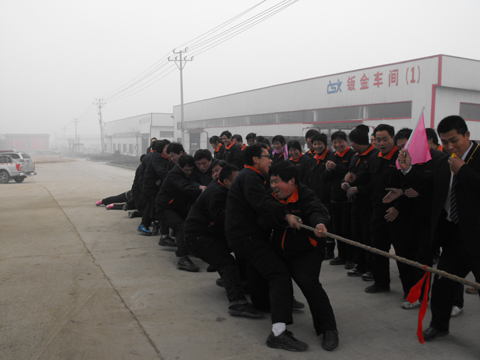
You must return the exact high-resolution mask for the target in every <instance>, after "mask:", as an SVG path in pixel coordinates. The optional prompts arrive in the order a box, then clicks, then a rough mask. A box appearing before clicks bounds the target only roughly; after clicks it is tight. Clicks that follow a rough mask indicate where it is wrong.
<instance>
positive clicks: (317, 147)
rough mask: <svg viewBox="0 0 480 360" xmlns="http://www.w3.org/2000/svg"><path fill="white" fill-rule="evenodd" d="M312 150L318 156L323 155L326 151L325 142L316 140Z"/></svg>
mask: <svg viewBox="0 0 480 360" xmlns="http://www.w3.org/2000/svg"><path fill="white" fill-rule="evenodd" d="M312 149H313V151H315V152H316V153H317V154H321V153H323V152H324V151H325V144H324V143H323V141H320V140H315V141H314V142H313V144H312Z"/></svg>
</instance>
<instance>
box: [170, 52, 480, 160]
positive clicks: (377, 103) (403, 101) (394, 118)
mask: <svg viewBox="0 0 480 360" xmlns="http://www.w3.org/2000/svg"><path fill="white" fill-rule="evenodd" d="M423 108H424V109H425V110H424V116H425V126H426V127H432V128H436V126H437V125H438V123H439V122H440V120H442V119H443V118H444V117H445V116H448V115H455V114H456V115H460V116H462V117H463V118H464V119H465V120H467V123H468V127H469V130H470V132H471V138H472V139H480V61H478V60H472V59H464V58H458V57H454V56H447V55H436V56H430V57H426V58H421V59H414V60H409V61H402V62H398V63H393V64H387V65H381V66H375V67H370V68H365V69H359V70H354V71H348V72H343V73H338V74H333V75H328V76H321V77H316V78H312V79H306V80H299V81H295V82H291V83H286V84H280V85H274V86H270V87H266V88H261V89H255V90H250V91H245V92H241V93H236V94H229V95H224V96H220V97H217V98H212V99H206V100H201V101H196V102H191V103H186V104H184V123H183V131H184V139H185V144H184V146H185V148H186V150H187V151H190V152H192V153H193V152H194V151H195V150H197V149H199V148H202V149H205V148H209V144H208V140H209V138H210V137H211V136H213V135H220V133H221V132H222V131H224V130H229V131H230V132H231V133H232V134H240V135H242V136H243V137H244V138H245V136H246V135H247V134H248V133H250V132H254V133H256V134H257V135H262V136H266V137H272V136H274V135H277V134H281V135H284V136H286V137H288V138H299V139H303V138H304V134H305V132H306V131H307V130H308V129H310V128H317V129H320V130H321V131H322V132H324V133H327V134H330V133H332V132H333V131H336V130H339V129H342V130H346V131H347V132H348V131H349V130H350V129H352V128H354V127H355V126H357V125H358V124H360V123H364V124H365V125H368V126H370V127H372V129H373V128H374V127H375V126H376V125H378V124H380V123H387V124H390V125H393V126H394V127H395V129H396V130H399V129H401V128H403V127H410V128H412V127H414V126H415V124H416V122H417V120H418V119H419V117H420V115H421V112H422V109H423ZM173 114H174V119H175V123H176V126H175V138H176V139H181V138H182V123H181V121H180V119H181V118H182V117H181V106H180V105H178V106H175V107H174V110H173Z"/></svg>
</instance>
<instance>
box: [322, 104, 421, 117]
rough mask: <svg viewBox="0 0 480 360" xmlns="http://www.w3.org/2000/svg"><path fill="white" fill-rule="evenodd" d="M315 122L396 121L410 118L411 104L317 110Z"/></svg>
mask: <svg viewBox="0 0 480 360" xmlns="http://www.w3.org/2000/svg"><path fill="white" fill-rule="evenodd" d="M315 111H316V112H317V122H329V121H345V120H374V119H398V118H410V117H412V103H411V102H410V101H406V102H399V103H386V104H376V105H359V106H346V107H340V108H329V109H318V110H315Z"/></svg>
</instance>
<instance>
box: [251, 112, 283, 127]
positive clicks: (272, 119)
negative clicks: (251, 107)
mask: <svg viewBox="0 0 480 360" xmlns="http://www.w3.org/2000/svg"><path fill="white" fill-rule="evenodd" d="M276 122H277V117H276V116H275V114H262V115H252V116H250V125H263V124H275V123H276Z"/></svg>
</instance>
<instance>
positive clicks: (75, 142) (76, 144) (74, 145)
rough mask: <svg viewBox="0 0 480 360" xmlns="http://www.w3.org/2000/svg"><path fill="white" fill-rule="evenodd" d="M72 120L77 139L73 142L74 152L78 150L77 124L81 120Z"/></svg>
mask: <svg viewBox="0 0 480 360" xmlns="http://www.w3.org/2000/svg"><path fill="white" fill-rule="evenodd" d="M72 122H73V123H74V124H75V141H74V142H73V152H74V153H76V152H77V151H78V137H77V124H78V123H79V122H80V120H78V119H73V120H72Z"/></svg>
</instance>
